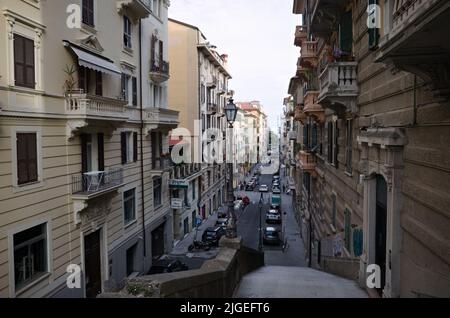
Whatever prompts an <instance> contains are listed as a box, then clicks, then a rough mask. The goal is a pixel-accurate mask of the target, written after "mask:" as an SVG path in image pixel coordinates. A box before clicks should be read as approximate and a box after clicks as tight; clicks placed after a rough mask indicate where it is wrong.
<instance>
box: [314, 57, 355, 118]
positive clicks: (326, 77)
mask: <svg viewBox="0 0 450 318" xmlns="http://www.w3.org/2000/svg"><path fill="white" fill-rule="evenodd" d="M357 66H358V63H357V62H337V63H330V64H328V65H327V66H326V68H325V70H324V71H323V72H322V74H320V76H319V85H320V94H319V98H318V103H319V104H321V105H322V106H323V107H325V108H329V109H332V110H334V111H336V112H337V113H338V114H339V113H345V112H350V113H356V111H357V110H356V98H357V96H358V83H357Z"/></svg>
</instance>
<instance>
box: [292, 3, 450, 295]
mask: <svg viewBox="0 0 450 318" xmlns="http://www.w3.org/2000/svg"><path fill="white" fill-rule="evenodd" d="M326 3H327V2H326V1H320V0H315V1H294V13H296V14H303V19H302V20H303V25H301V26H297V27H296V31H295V45H297V46H299V47H301V56H300V59H299V61H298V64H297V74H296V77H295V78H293V80H291V86H292V88H290V94H292V95H293V96H296V94H295V92H296V90H297V88H296V87H295V86H297V87H299V86H302V87H303V90H304V91H303V97H302V98H300V99H297V101H296V104H295V107H296V108H295V111H294V114H293V116H294V119H295V120H296V121H297V122H299V124H300V127H299V130H298V137H299V138H300V141H301V142H300V143H299V145H300V150H299V151H298V152H297V163H296V168H297V172H296V173H297V184H296V190H297V191H296V196H297V200H298V202H299V205H298V210H299V216H300V217H299V219H300V221H301V224H302V227H303V237H304V238H305V242H306V245H307V247H308V251H309V253H308V258H309V259H310V263H311V266H315V267H318V268H321V269H324V270H329V271H332V272H337V273H339V274H342V275H344V276H347V277H351V278H355V279H359V281H360V283H361V286H362V287H366V275H367V273H366V270H367V267H368V266H369V265H371V264H376V265H378V266H379V268H380V270H381V286H380V288H378V289H376V291H377V292H378V294H379V295H380V296H382V297H448V296H449V295H450V288H449V286H450V283H449V280H450V272H449V268H450V267H449V261H450V258H449V253H448V251H450V248H449V244H448V242H449V240H448V239H449V236H448V235H449V231H448V229H449V228H450V220H449V215H448V210H449V209H448V207H449V202H450V201H449V198H450V191H449V189H450V185H449V184H448V180H450V178H449V169H448V168H449V167H448V165H447V162H448V160H447V159H448V157H449V147H448V144H449V143H448V137H449V136H450V127H449V124H448V122H449V120H448V119H449V116H450V113H449V111H448V104H449V99H448V88H449V87H450V85H449V82H448V74H449V68H448V61H449V60H448V53H449V51H448V47H445V45H443V44H444V42H443V39H444V38H445V35H444V34H441V31H442V30H444V29H448V19H446V18H445V17H446V16H448V12H449V8H450V7H449V5H448V3H447V2H446V1H397V0H395V1H394V0H392V1H337V2H336V3H335V4H334V5H331V6H327V4H326ZM375 5H376V6H375ZM368 9H369V10H368ZM325 12H327V13H328V14H323V13H325ZM368 12H369V14H370V16H368ZM328 17H330V19H329V18H328ZM331 17H339V19H337V20H332V19H331ZM424 17H427V18H426V19H425V18H424ZM422 40H423V41H422ZM431 56H435V57H431ZM438 56H441V57H443V58H442V59H441V58H438ZM444 56H446V57H444ZM302 99H303V100H302Z"/></svg>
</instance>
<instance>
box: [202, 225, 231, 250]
mask: <svg viewBox="0 0 450 318" xmlns="http://www.w3.org/2000/svg"><path fill="white" fill-rule="evenodd" d="M225 233H226V231H225V229H224V228H223V227H221V226H215V227H209V228H207V229H206V230H205V232H203V235H202V241H203V242H211V243H213V245H215V246H219V241H220V239H221V238H222V236H224V235H225Z"/></svg>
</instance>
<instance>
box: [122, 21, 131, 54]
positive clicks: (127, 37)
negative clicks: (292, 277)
mask: <svg viewBox="0 0 450 318" xmlns="http://www.w3.org/2000/svg"><path fill="white" fill-rule="evenodd" d="M123 46H125V47H126V48H128V49H131V47H132V44H131V21H130V19H129V18H128V17H127V16H123Z"/></svg>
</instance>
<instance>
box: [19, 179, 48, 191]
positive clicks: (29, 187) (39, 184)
mask: <svg viewBox="0 0 450 318" xmlns="http://www.w3.org/2000/svg"><path fill="white" fill-rule="evenodd" d="M43 186H44V182H43V181H35V182H30V183H26V184H21V185H18V184H15V185H14V187H13V192H14V193H19V192H25V191H29V190H34V189H37V188H41V187H43Z"/></svg>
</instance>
